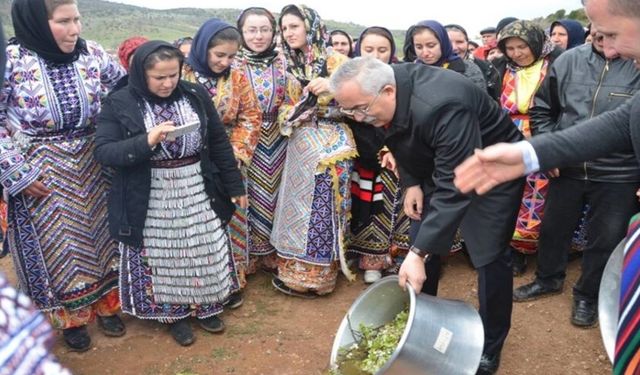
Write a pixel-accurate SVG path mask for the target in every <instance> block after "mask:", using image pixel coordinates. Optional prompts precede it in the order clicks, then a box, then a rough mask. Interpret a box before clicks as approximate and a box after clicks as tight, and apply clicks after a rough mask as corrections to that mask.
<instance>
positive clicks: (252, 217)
mask: <svg viewBox="0 0 640 375" xmlns="http://www.w3.org/2000/svg"><path fill="white" fill-rule="evenodd" d="M274 29H275V25H274ZM272 47H273V49H272V52H271V54H268V53H265V52H263V53H261V54H260V55H261V56H264V57H262V58H260V57H257V54H255V53H254V52H252V51H250V50H249V49H247V48H246V47H242V48H241V50H240V53H239V55H238V57H237V58H236V61H237V66H238V68H241V69H244V73H245V75H246V77H247V78H248V79H249V82H250V83H251V86H252V87H253V90H254V92H255V93H256V97H257V99H258V103H259V104H260V108H261V109H262V125H261V127H260V137H259V139H258V145H257V147H256V149H255V152H254V154H253V159H252V160H251V164H250V165H249V169H248V181H247V182H248V189H247V190H248V193H249V210H248V217H247V221H248V226H249V244H248V249H249V254H250V255H251V258H250V263H251V267H250V270H251V271H252V272H253V271H255V268H256V263H257V262H258V259H257V258H256V256H260V257H261V260H262V262H264V264H263V265H264V267H266V268H268V269H272V268H275V267H276V265H275V257H273V259H272V257H265V256H266V255H275V248H274V247H273V245H271V243H270V242H269V241H270V239H271V231H272V229H273V216H274V213H275V211H276V203H277V200H278V191H279V189H280V181H281V179H282V170H283V168H284V161H285V157H286V149H287V137H285V136H283V135H282V134H281V133H280V126H281V124H282V120H283V117H284V116H285V115H286V114H287V113H289V111H290V110H291V108H292V107H293V105H294V104H295V103H296V102H297V101H298V100H299V98H300V93H301V91H302V89H301V87H300V83H299V82H298V81H297V80H296V79H295V77H294V76H293V75H291V73H289V72H287V68H286V64H287V62H286V59H285V58H284V56H282V55H281V54H278V53H277V52H276V51H275V41H274V42H273V45H272ZM265 55H266V56H265ZM250 273H251V272H250Z"/></svg>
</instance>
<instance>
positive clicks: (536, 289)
mask: <svg viewBox="0 0 640 375" xmlns="http://www.w3.org/2000/svg"><path fill="white" fill-rule="evenodd" d="M557 284H558V285H557V286H554V287H548V286H545V285H542V284H541V283H540V282H539V281H538V279H536V280H534V281H533V282H532V283H529V284H525V285H523V286H521V287H518V288H516V289H515V290H514V291H513V301H514V302H525V301H533V300H536V299H538V298H542V297H548V296H552V295H554V294H560V293H562V283H561V282H558V283H557Z"/></svg>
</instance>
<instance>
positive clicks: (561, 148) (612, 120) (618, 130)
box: [529, 95, 640, 171]
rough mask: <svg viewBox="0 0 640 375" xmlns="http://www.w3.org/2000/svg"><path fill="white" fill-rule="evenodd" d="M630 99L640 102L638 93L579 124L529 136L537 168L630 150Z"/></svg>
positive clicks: (561, 164) (564, 164)
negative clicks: (537, 163) (621, 103)
mask: <svg viewBox="0 0 640 375" xmlns="http://www.w3.org/2000/svg"><path fill="white" fill-rule="evenodd" d="M634 103H638V104H640V96H638V95H636V96H634V97H633V98H632V99H631V100H629V101H627V102H626V103H625V104H623V105H621V106H620V107H619V108H618V109H616V110H614V111H609V112H605V113H603V114H601V115H599V116H597V117H594V118H592V119H590V120H588V121H586V122H583V123H581V124H579V125H576V126H572V127H570V128H568V129H565V130H562V131H558V132H555V133H551V134H542V135H540V136H537V137H533V138H531V139H530V141H529V142H531V144H532V145H533V148H534V150H535V151H536V155H537V156H538V161H539V163H540V170H541V171H547V170H550V169H552V168H562V167H566V166H569V165H573V164H576V163H580V162H584V161H586V160H593V159H596V158H600V157H603V156H607V155H609V154H611V153H612V152H614V151H618V152H624V151H627V152H633V144H632V139H631V128H630V126H631V115H630V114H631V109H632V106H633V104H634ZM636 106H637V104H636Z"/></svg>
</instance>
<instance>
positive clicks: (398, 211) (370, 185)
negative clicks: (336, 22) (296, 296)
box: [347, 26, 409, 283]
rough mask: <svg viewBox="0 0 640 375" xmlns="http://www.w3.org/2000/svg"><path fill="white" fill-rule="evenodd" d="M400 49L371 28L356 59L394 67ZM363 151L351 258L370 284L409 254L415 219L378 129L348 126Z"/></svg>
mask: <svg viewBox="0 0 640 375" xmlns="http://www.w3.org/2000/svg"><path fill="white" fill-rule="evenodd" d="M395 53H396V45H395V42H394V40H393V35H392V34H391V32H390V31H389V30H388V29H386V28H384V27H380V26H373V27H369V28H366V29H365V30H364V31H363V32H362V33H361V34H360V37H359V38H358V42H357V43H356V51H355V55H356V56H372V57H375V58H377V59H378V60H380V61H382V62H384V63H387V64H391V63H392V62H393V61H394V60H396V57H395ZM347 122H348V123H349V125H350V126H351V130H352V131H353V136H354V138H355V140H356V146H357V149H358V158H357V159H356V160H355V164H354V170H353V173H352V175H351V176H352V181H351V201H352V207H351V226H350V227H351V236H350V237H349V252H350V253H352V254H355V255H357V256H359V261H358V264H359V268H360V269H362V270H364V281H365V282H366V283H372V282H375V281H377V280H378V279H380V278H381V277H382V272H383V271H390V272H395V266H396V265H397V264H400V263H401V261H400V262H395V261H394V259H398V260H399V259H400V258H401V257H403V256H404V255H405V254H406V252H407V251H408V250H409V218H408V217H407V216H406V215H405V214H404V211H403V209H402V190H401V189H400V185H399V181H398V178H397V177H396V175H395V173H394V171H395V169H396V166H395V160H394V159H393V156H392V155H391V153H389V150H388V149H387V148H386V147H384V136H383V135H382V134H379V133H378V132H377V131H376V129H375V128H374V127H372V126H368V125H366V124H361V123H358V122H356V121H355V120H351V119H349V120H347Z"/></svg>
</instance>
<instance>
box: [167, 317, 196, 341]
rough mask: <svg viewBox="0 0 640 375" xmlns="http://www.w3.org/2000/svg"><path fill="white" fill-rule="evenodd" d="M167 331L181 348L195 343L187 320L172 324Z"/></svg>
mask: <svg viewBox="0 0 640 375" xmlns="http://www.w3.org/2000/svg"><path fill="white" fill-rule="evenodd" d="M169 330H170V331H171V336H173V339H174V340H176V342H177V343H178V344H180V345H182V346H189V345H191V344H193V342H194V341H196V338H195V337H194V336H193V331H192V330H191V324H189V321H188V320H187V319H182V320H178V321H177V322H175V323H172V324H171V327H170V328H169Z"/></svg>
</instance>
